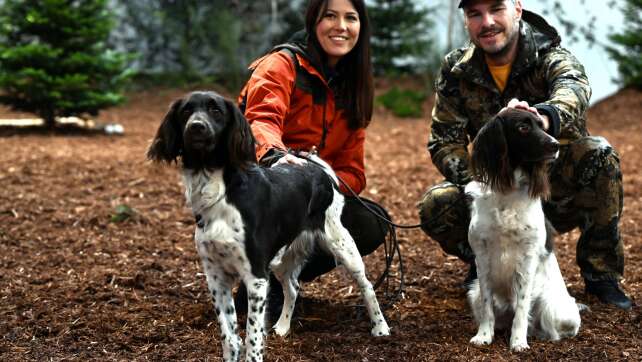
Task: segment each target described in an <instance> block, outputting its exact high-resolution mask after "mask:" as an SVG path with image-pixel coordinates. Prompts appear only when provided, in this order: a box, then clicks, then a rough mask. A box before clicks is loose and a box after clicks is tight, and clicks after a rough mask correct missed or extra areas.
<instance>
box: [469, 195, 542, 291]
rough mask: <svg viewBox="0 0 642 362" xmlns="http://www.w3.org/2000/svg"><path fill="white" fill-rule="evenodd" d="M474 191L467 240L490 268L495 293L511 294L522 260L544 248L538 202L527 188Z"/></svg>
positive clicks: (540, 208)
mask: <svg viewBox="0 0 642 362" xmlns="http://www.w3.org/2000/svg"><path fill="white" fill-rule="evenodd" d="M470 189H473V187H472V186H471V188H470ZM466 190H467V191H468V190H469V187H467V188H466ZM476 191H478V192H473V195H474V200H473V203H472V213H471V223H470V229H469V234H468V237H469V243H470V246H471V248H472V249H473V251H474V252H475V255H477V257H478V258H480V260H479V261H480V262H483V264H484V265H486V266H487V267H488V268H489V272H490V280H491V283H492V284H493V285H494V288H495V289H496V292H497V294H498V296H500V295H501V296H504V297H506V298H510V295H511V294H512V291H511V290H510V288H511V287H510V286H511V285H512V282H511V280H512V277H513V275H514V273H515V272H516V271H518V269H519V265H520V263H521V261H522V260H524V258H525V257H527V256H533V255H535V254H538V253H540V252H543V251H544V245H545V242H546V228H545V225H544V213H543V211H542V207H541V203H540V200H539V199H532V198H529V197H528V196H527V194H526V191H516V192H514V193H510V194H506V195H504V194H497V193H492V192H483V191H481V189H478V190H476Z"/></svg>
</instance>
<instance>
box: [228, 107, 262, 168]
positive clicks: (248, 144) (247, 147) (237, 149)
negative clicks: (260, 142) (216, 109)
mask: <svg viewBox="0 0 642 362" xmlns="http://www.w3.org/2000/svg"><path fill="white" fill-rule="evenodd" d="M225 107H227V115H228V117H229V119H228V122H229V128H228V132H229V133H228V137H227V153H228V158H229V162H230V163H231V164H232V165H234V166H236V167H239V168H242V169H243V168H246V167H247V166H248V165H249V164H251V163H256V153H255V149H254V145H255V142H254V135H252V129H251V128H250V124H249V123H248V122H247V120H246V119H245V116H244V115H243V113H241V111H240V110H239V108H238V107H237V106H236V105H235V104H234V103H232V102H231V101H230V100H227V99H226V100H225Z"/></svg>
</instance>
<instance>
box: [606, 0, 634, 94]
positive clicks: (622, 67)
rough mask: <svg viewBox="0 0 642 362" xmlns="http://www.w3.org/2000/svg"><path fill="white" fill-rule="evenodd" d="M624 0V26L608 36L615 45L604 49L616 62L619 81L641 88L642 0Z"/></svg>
mask: <svg viewBox="0 0 642 362" xmlns="http://www.w3.org/2000/svg"><path fill="white" fill-rule="evenodd" d="M625 1H626V4H625V5H624V7H623V8H622V13H623V14H624V23H625V24H626V26H625V27H624V30H623V31H622V33H620V34H611V35H610V36H609V39H610V40H611V41H612V42H613V43H615V44H616V45H617V47H612V46H607V47H606V50H607V51H608V52H609V55H610V56H611V58H613V60H615V61H616V62H617V63H618V71H619V73H620V79H619V82H620V83H621V84H622V85H624V86H633V87H636V88H638V89H642V0H625Z"/></svg>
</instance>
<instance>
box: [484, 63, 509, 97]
mask: <svg viewBox="0 0 642 362" xmlns="http://www.w3.org/2000/svg"><path fill="white" fill-rule="evenodd" d="M486 65H488V70H490V74H491V75H492V76H493V80H494V81H495V85H497V88H499V91H500V92H503V91H504V88H506V81H507V80H508V76H509V75H510V69H511V67H512V65H513V64H512V63H508V64H506V65H500V66H492V65H490V64H488V63H486Z"/></svg>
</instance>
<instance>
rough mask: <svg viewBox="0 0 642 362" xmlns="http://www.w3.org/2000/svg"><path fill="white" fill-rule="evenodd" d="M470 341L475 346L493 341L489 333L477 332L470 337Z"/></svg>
mask: <svg viewBox="0 0 642 362" xmlns="http://www.w3.org/2000/svg"><path fill="white" fill-rule="evenodd" d="M470 343H472V344H474V345H476V346H485V345H489V344H491V343H493V336H492V335H491V334H490V333H486V332H485V333H481V332H480V333H477V335H475V337H473V338H471V339H470Z"/></svg>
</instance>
